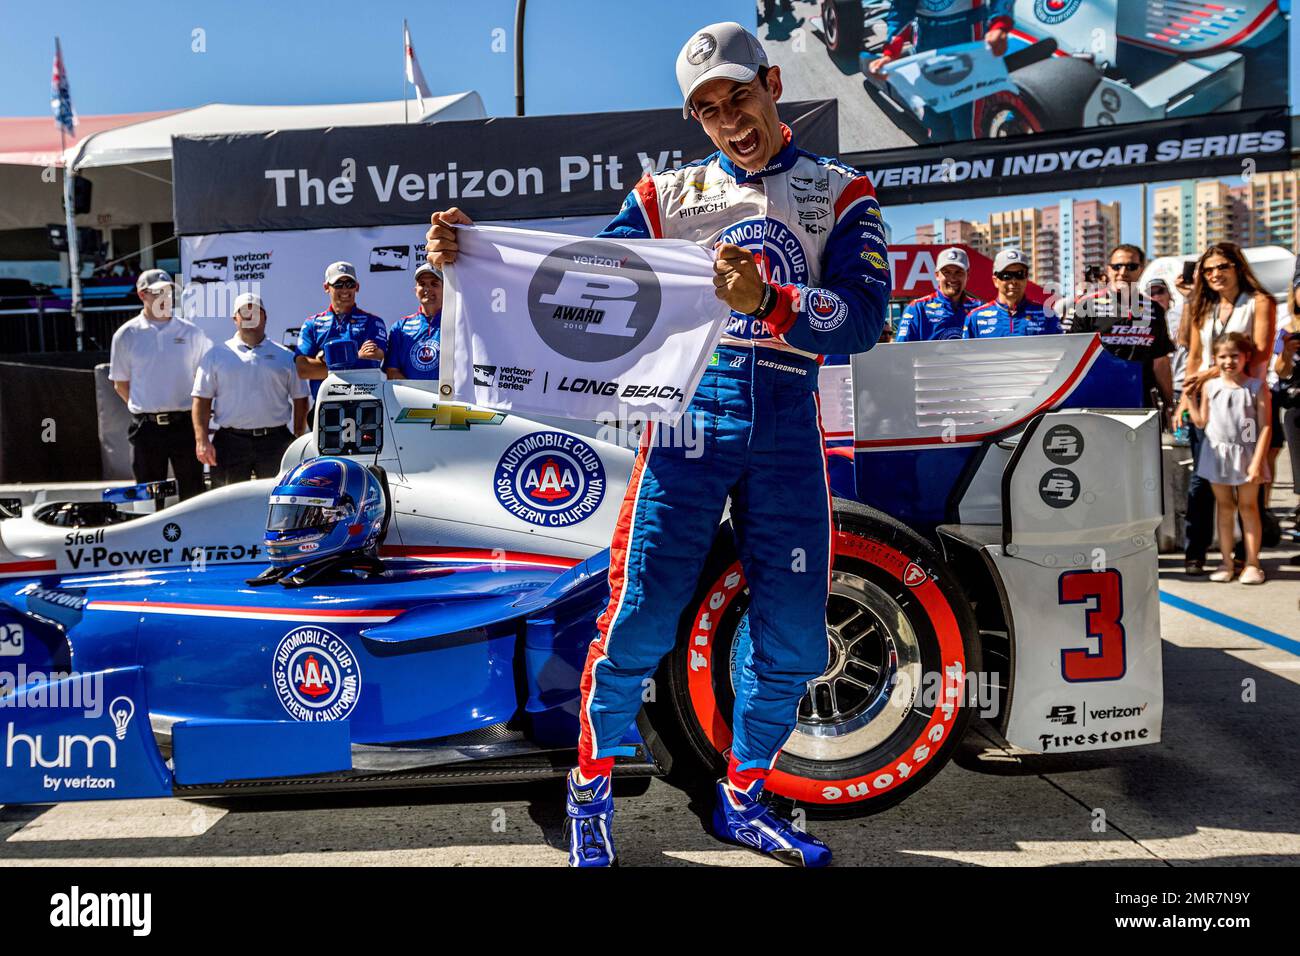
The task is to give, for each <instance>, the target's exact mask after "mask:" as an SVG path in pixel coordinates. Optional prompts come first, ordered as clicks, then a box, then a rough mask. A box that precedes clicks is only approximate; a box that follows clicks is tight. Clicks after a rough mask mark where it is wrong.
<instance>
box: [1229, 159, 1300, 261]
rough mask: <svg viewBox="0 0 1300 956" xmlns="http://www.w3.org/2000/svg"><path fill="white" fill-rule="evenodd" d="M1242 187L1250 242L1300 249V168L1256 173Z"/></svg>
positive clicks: (1256, 244) (1258, 244) (1292, 249)
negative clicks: (1244, 193)
mask: <svg viewBox="0 0 1300 956" xmlns="http://www.w3.org/2000/svg"><path fill="white" fill-rule="evenodd" d="M1241 188H1242V189H1243V190H1244V191H1245V192H1246V196H1247V209H1246V218H1247V222H1248V223H1249V226H1248V227H1247V228H1246V230H1245V232H1246V234H1247V235H1248V236H1249V237H1250V239H1249V244H1250V245H1252V246H1285V247H1286V248H1287V249H1290V250H1291V251H1293V252H1294V251H1295V250H1296V249H1297V248H1300V170H1297V169H1287V170H1283V171H1281V172H1276V173H1256V174H1255V175H1254V176H1253V177H1251V180H1250V182H1248V183H1246V185H1244V186H1242V187H1241Z"/></svg>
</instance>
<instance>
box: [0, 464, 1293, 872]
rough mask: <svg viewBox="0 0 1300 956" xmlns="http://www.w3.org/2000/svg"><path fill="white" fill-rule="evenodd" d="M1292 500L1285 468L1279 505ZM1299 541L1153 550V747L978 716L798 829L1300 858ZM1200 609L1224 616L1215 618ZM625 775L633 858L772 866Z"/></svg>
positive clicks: (438, 798) (361, 827) (158, 854)
mask: <svg viewBox="0 0 1300 956" xmlns="http://www.w3.org/2000/svg"><path fill="white" fill-rule="evenodd" d="M1283 461H1285V455H1284V456H1283ZM1294 500H1295V499H1294V497H1293V494H1292V486H1291V485H1290V475H1289V473H1288V472H1286V471H1283V474H1282V475H1279V484H1278V487H1277V489H1276V491H1275V492H1274V504H1275V505H1277V506H1278V507H1289V506H1290V504H1291V503H1292V502H1293V501H1294ZM1292 553H1294V549H1293V550H1291V551H1288V550H1280V551H1275V552H1270V553H1267V554H1266V556H1265V561H1264V567H1265V570H1266V571H1267V573H1268V574H1269V578H1270V580H1269V582H1268V584H1266V585H1265V586H1264V587H1262V588H1250V587H1245V586H1242V585H1239V584H1211V583H1209V582H1208V581H1206V580H1205V579H1199V580H1191V579H1188V578H1186V577H1185V576H1184V575H1183V573H1182V567H1181V560H1180V559H1179V558H1178V556H1173V555H1171V556H1168V557H1166V558H1164V559H1162V561H1161V590H1162V593H1163V594H1164V595H1165V601H1164V603H1163V604H1162V608H1161V630H1162V634H1163V636H1164V641H1165V648H1164V649H1165V657H1164V674H1165V695H1166V700H1165V718H1164V730H1163V740H1162V742H1161V743H1160V744H1157V745H1154V746H1150V747H1140V748H1133V749H1127V750H1116V751H1105V752H1101V753H1093V754H1081V755H1060V756H1050V757H1049V756H1042V755H1037V754H1029V753H1024V752H1016V751H1013V750H1011V749H1010V748H1008V746H1007V745H1006V744H1005V742H1003V741H1001V740H1000V739H999V737H998V735H997V734H996V732H995V731H993V730H992V729H991V728H989V727H987V726H985V725H982V724H976V725H974V727H973V729H972V731H971V733H970V734H969V735H968V737H967V739H966V740H965V741H964V743H963V745H962V746H961V748H960V750H959V752H958V754H957V755H956V757H955V759H954V760H953V762H952V763H950V764H949V765H948V766H947V767H945V768H944V770H943V771H942V772H941V773H940V774H939V776H938V777H936V778H935V779H934V780H933V781H932V782H931V783H930V784H929V786H927V787H926V788H924V789H923V790H922V791H921V792H920V793H918V794H917V795H916V796H914V797H912V799H910V800H908V801H906V802H905V803H903V804H902V805H900V806H898V807H895V808H893V809H891V810H888V811H886V812H885V813H882V814H878V815H876V816H873V817H868V818H866V819H860V820H849V821H812V822H811V823H810V827H809V828H810V829H812V830H813V832H815V833H817V834H818V835H820V836H821V837H822V838H823V839H825V840H826V841H827V842H828V843H830V844H831V846H832V847H833V848H834V850H835V853H836V860H837V863H839V864H841V865H871V866H879V865H891V866H917V865H922V866H924V865H943V864H958V865H961V864H965V865H977V866H1006V865H1012V866H1025V865H1033V866H1037V865H1045V864H1095V865H1107V864H1121V865H1141V866H1152V867H1160V866H1189V865H1197V864H1228V865H1233V864H1244V865H1278V864H1290V865H1295V864H1297V863H1300V747H1298V746H1297V745H1296V736H1295V734H1296V728H1297V727H1300V567H1297V566H1290V565H1287V564H1286V562H1285V559H1286V558H1287V557H1288V556H1289V555H1290V554H1292ZM1170 601H1175V602H1179V607H1174V606H1172V605H1171V604H1170V603H1169V602H1170ZM1184 601H1186V602H1192V604H1191V605H1188V604H1183V603H1181V602H1184ZM1184 608H1191V610H1186V609H1184ZM1197 608H1205V609H1213V612H1217V613H1218V614H1219V615H1223V617H1220V618H1218V619H1216V620H1207V619H1206V618H1205V617H1203V616H1201V615H1200V614H1198V613H1195V611H1196V610H1197ZM1201 613H1204V612H1201ZM1211 613H1212V612H1211ZM1248 689H1249V690H1253V695H1250V694H1247V693H1246V691H1247V690H1248ZM1248 696H1253V700H1251V701H1247V700H1245V699H1243V698H1244V697H1248ZM628 783H629V784H630V785H631V786H630V787H623V788H621V792H619V796H620V799H619V802H618V817H617V822H618V831H617V832H618V837H619V841H620V842H619V848H620V853H621V855H622V856H623V860H624V862H625V864H629V865H641V866H656V865H657V866H674V865H711V866H718V865H723V866H750V865H758V866H762V865H769V863H768V861H767V860H765V859H763V858H760V857H757V856H755V855H753V854H750V853H748V852H747V851H745V850H740V849H729V848H727V847H725V846H723V845H721V844H719V843H717V842H716V841H714V840H713V839H712V838H711V837H710V836H709V835H708V834H707V832H706V831H705V828H704V823H703V820H704V819H705V815H706V814H707V813H708V811H709V802H708V801H709V797H708V796H704V797H700V796H696V797H693V796H692V795H691V794H688V793H685V792H683V791H681V790H678V789H676V788H674V787H672V786H670V785H668V784H667V783H665V782H663V781H662V780H654V781H652V782H650V785H649V789H648V790H647V791H645V792H644V793H640V794H639V793H637V792H636V791H637V790H639V789H640V788H639V787H638V786H637V785H636V784H635V782H632V781H629V782H628ZM640 786H641V787H643V786H644V782H642V783H641V785H640ZM629 790H630V791H631V792H629ZM563 813H564V803H563V799H562V796H561V785H560V784H559V783H552V784H546V785H531V786H515V787H509V786H498V787H493V788H480V789H473V790H429V791H398V792H395V793H386V794H362V795H350V796H328V797H313V798H277V799H274V800H261V801H246V802H244V803H242V804H239V803H206V802H188V801H182V800H157V801H122V802H104V803H83V804H76V803H67V804H58V805H55V806H50V807H0V866H16V865H49V864H56V865H78V866H82V865H109V866H123V865H135V864H144V865H158V866H195V865H213V864H218V865H239V866H248V865H258V864H313V865H334V866H366V865H447V866H475V865H496V866H562V865H563V864H564V852H563V850H562V849H561V847H562V846H563V838H562V831H561V821H562V817H563ZM1101 822H1104V828H1102V827H1100V826H1099V823H1101ZM770 865H774V866H775V865H779V864H770Z"/></svg>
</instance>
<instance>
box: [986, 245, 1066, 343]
mask: <svg viewBox="0 0 1300 956" xmlns="http://www.w3.org/2000/svg"><path fill="white" fill-rule="evenodd" d="M993 281H994V282H995V283H997V287H998V294H997V296H996V297H995V298H994V299H993V301H991V302H986V303H984V304H983V305H981V306H979V307H978V308H976V309H972V310H971V313H970V315H968V316H967V317H966V327H965V328H964V329H963V330H962V338H964V339H995V338H1002V337H1004V336H1008V335H1059V334H1060V332H1061V320H1060V319H1059V318H1058V317H1057V315H1056V313H1055V312H1053V311H1052V310H1051V309H1049V308H1047V307H1046V306H1045V305H1043V303H1041V302H1034V301H1032V300H1031V299H1029V298H1027V297H1026V296H1025V286H1026V285H1027V284H1028V283H1029V260H1028V259H1027V258H1026V257H1025V254H1024V253H1023V252H1021V251H1020V250H1019V249H1003V250H1002V251H1001V252H999V253H998V254H997V257H996V258H995V259H994V260H993Z"/></svg>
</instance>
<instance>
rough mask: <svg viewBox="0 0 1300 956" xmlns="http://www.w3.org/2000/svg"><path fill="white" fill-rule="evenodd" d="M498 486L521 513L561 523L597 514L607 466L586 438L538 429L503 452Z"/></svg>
mask: <svg viewBox="0 0 1300 956" xmlns="http://www.w3.org/2000/svg"><path fill="white" fill-rule="evenodd" d="M493 491H494V493H495V494H496V499H497V501H498V502H500V503H501V507H503V508H505V509H506V511H509V512H510V513H511V514H512V515H514V516H515V517H516V518H519V519H521V520H523V521H527V522H528V523H529V524H535V525H542V526H543V527H550V528H562V527H566V526H568V525H572V524H577V523H578V522H579V521H582V520H584V519H586V518H589V517H591V515H593V514H595V513H596V509H598V508H599V507H600V503H601V501H602V500H603V499H604V497H605V466H604V464H603V463H602V462H601V460H600V456H599V455H597V454H596V452H595V450H594V449H593V448H592V447H591V446H590V445H588V444H587V443H586V442H585V441H583V440H582V439H581V438H577V437H575V436H573V435H565V434H563V433H562V432H533V433H532V434H531V435H525V436H524V437H523V438H521V439H519V440H518V441H516V442H515V443H514V444H513V445H511V446H510V447H509V448H507V449H506V451H505V454H503V455H502V456H501V460H500V461H499V462H497V467H496V475H495V480H494V483H493Z"/></svg>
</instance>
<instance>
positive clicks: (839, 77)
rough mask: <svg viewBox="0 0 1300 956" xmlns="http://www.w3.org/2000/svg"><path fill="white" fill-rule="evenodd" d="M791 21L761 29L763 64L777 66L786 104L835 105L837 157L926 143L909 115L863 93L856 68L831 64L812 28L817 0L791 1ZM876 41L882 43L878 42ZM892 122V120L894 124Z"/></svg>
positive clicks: (817, 14)
mask: <svg viewBox="0 0 1300 956" xmlns="http://www.w3.org/2000/svg"><path fill="white" fill-rule="evenodd" d="M791 6H792V8H793V9H794V13H795V16H794V19H790V18H785V19H784V20H781V21H778V22H777V23H775V24H772V25H768V24H763V25H761V26H760V27H759V28H758V37H759V39H760V40H762V42H763V48H764V49H765V50H767V53H768V59H769V60H771V62H772V63H774V64H776V65H777V66H779V67H781V77H782V80H783V82H784V84H785V93H784V97H783V98H784V99H786V100H822V99H829V98H832V97H833V98H835V99H838V100H839V103H840V106H839V115H840V152H842V153H852V152H857V151H858V150H864V149H894V148H896V147H904V146H915V145H916V144H917V143H924V142H925V141H926V131H925V127H923V126H922V125H921V124H920V123H919V122H918V121H917V120H916V119H915V118H914V117H912V115H911V114H910V113H909V114H905V113H902V112H901V111H900V110H898V108H896V107H894V106H893V105H891V104H889V103H888V102H887V101H883V100H877V99H876V98H875V97H873V96H872V95H871V94H870V93H869V92H868V91H867V85H866V78H865V77H864V76H863V75H862V74H861V73H860V72H858V68H857V65H856V64H849V63H845V64H844V65H843V67H841V66H838V65H836V63H835V62H834V61H833V60H832V59H831V57H830V55H829V54H828V53H827V50H826V44H825V43H824V42H823V41H822V37H821V34H820V33H819V32H818V30H817V29H816V28H815V27H814V25H813V20H814V18H819V17H820V15H821V14H820V4H819V3H818V2H817V0H794V2H793V3H792V4H791ZM878 39H883V37H879V38H878ZM895 117H897V118H898V121H897V122H896V121H895Z"/></svg>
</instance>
